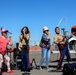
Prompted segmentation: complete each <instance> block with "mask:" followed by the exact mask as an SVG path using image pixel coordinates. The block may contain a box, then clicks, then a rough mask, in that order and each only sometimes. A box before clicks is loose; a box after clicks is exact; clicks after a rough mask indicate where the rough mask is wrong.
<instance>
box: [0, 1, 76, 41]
mask: <svg viewBox="0 0 76 75" xmlns="http://www.w3.org/2000/svg"><path fill="white" fill-rule="evenodd" d="M63 18H65V20H62V21H61V23H60V25H59V27H60V28H65V29H66V30H67V31H70V30H71V27H72V26H73V25H76V0H0V27H1V26H2V27H3V28H5V29H8V30H9V31H10V32H12V35H11V36H12V39H13V42H17V41H18V39H19V35H20V30H21V29H22V27H24V26H28V28H29V30H30V35H31V36H30V40H34V41H39V40H40V38H41V35H42V28H43V27H44V26H47V27H48V28H49V30H50V33H51V38H53V36H54V35H55V32H54V29H55V27H56V26H57V25H58V23H59V22H60V20H61V19H63ZM9 35H10V34H9Z"/></svg>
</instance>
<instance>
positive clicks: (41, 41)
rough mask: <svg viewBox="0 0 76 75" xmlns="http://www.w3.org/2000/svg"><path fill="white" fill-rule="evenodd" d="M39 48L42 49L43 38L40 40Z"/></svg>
mask: <svg viewBox="0 0 76 75" xmlns="http://www.w3.org/2000/svg"><path fill="white" fill-rule="evenodd" d="M39 46H40V47H42V46H43V38H41V40H40V43H39Z"/></svg>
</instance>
